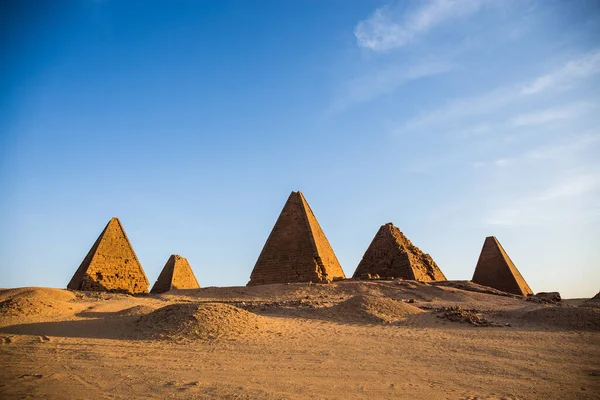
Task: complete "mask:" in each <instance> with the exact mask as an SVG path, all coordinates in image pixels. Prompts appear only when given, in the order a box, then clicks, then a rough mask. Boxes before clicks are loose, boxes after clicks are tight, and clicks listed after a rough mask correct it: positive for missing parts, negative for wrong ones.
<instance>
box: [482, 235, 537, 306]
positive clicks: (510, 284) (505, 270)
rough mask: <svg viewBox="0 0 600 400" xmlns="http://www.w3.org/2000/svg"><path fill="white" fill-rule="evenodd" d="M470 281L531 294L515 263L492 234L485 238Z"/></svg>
mask: <svg viewBox="0 0 600 400" xmlns="http://www.w3.org/2000/svg"><path fill="white" fill-rule="evenodd" d="M472 281H473V282H475V283H477V284H479V285H484V286H489V287H492V288H494V289H498V290H502V291H503V292H508V293H513V294H517V295H521V296H528V295H530V294H533V291H532V290H531V288H530V287H529V285H528V284H527V282H525V279H523V276H521V273H520V272H519V270H518V269H517V267H515V264H513V262H512V260H511V259H510V257H509V256H508V254H506V252H505V251H504V248H503V247H502V245H501V244H500V242H499V241H498V239H496V238H495V237H494V236H488V237H487V238H485V242H484V243H483V248H482V249H481V254H480V255H479V260H478V261H477V266H476V267H475V273H474V274H473V279H472Z"/></svg>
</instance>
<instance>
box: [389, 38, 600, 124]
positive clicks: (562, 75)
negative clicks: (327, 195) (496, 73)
mask: <svg viewBox="0 0 600 400" xmlns="http://www.w3.org/2000/svg"><path fill="white" fill-rule="evenodd" d="M596 64H598V65H596ZM566 71H570V72H566ZM575 71H577V72H575ZM598 73H600V49H597V50H595V51H593V52H590V53H586V54H584V55H582V56H580V57H578V58H575V59H572V60H570V61H568V62H567V63H566V64H565V65H563V66H561V67H559V68H557V69H556V70H555V71H553V72H551V73H550V74H547V75H544V76H541V77H538V78H534V79H532V80H531V81H530V82H529V83H527V84H524V85H523V84H521V85H512V86H510V87H507V88H497V89H494V90H492V91H490V92H488V93H486V94H483V95H479V96H474V97H468V98H463V99H456V100H453V101H451V102H450V103H448V104H447V105H445V106H443V107H441V108H438V109H434V110H432V111H429V112H425V113H422V114H420V115H417V116H416V117H414V118H412V119H410V120H408V121H407V122H406V123H405V124H404V125H403V126H402V127H401V128H400V129H399V131H406V130H415V129H419V128H425V127H430V126H431V125H437V124H446V123H448V122H451V121H460V123H461V125H463V126H464V124H465V119H467V118H469V117H474V116H482V115H487V114H492V113H494V114H496V115H497V112H498V111H499V110H500V109H502V108H503V107H505V106H507V105H510V104H514V103H515V102H518V101H522V100H525V99H527V98H531V97H532V96H534V95H541V94H543V93H546V92H549V91H551V90H553V89H557V88H560V89H563V90H564V89H567V88H572V87H574V86H575V85H576V84H578V83H581V82H582V81H584V79H585V78H590V77H592V76H593V75H595V74H598ZM547 77H556V78H553V79H550V78H547ZM536 82H537V83H536ZM539 82H545V83H543V84H540V83H539ZM551 82H553V83H554V84H551ZM526 88H530V89H526ZM532 88H535V89H532ZM578 107H579V108H578ZM585 107H586V106H585V104H584V103H580V104H579V105H578V106H573V108H572V109H570V110H562V111H561V110H560V109H558V108H557V109H553V110H546V112H545V114H538V115H534V114H531V115H525V114H524V115H521V116H520V117H518V119H515V120H513V121H512V122H513V123H514V124H515V125H530V124H540V123H546V122H549V121H552V120H553V119H554V120H555V119H560V118H568V117H569V116H570V115H573V114H574V113H577V112H581V113H583V112H585V111H586V110H585ZM561 112H562V114H561Z"/></svg>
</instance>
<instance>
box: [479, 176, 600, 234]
mask: <svg viewBox="0 0 600 400" xmlns="http://www.w3.org/2000/svg"><path fill="white" fill-rule="evenodd" d="M599 187H600V174H598V173H584V174H580V175H575V176H569V177H567V178H566V179H563V180H561V181H559V182H557V183H555V184H553V185H552V186H549V187H547V188H545V189H543V190H541V191H540V192H538V193H535V194H530V195H528V196H524V197H521V198H518V199H517V200H514V201H512V202H511V203H510V204H507V205H505V206H502V207H499V208H496V209H494V210H492V211H491V212H490V214H489V215H488V216H487V217H486V218H484V223H485V224H488V225H502V226H523V225H536V224H541V223H548V222H555V221H568V222H572V223H586V222H591V221H594V220H596V219H597V218H598V217H600V208H599V207H598V206H597V205H596V206H591V207H590V206H589V204H593V203H592V202H590V201H589V200H590V199H591V198H595V195H596V192H597V191H598V188H599ZM586 205H587V206H586Z"/></svg>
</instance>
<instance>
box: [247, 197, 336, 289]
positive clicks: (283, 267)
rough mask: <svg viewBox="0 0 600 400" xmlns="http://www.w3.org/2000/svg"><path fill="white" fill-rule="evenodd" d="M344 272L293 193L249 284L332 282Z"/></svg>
mask: <svg viewBox="0 0 600 400" xmlns="http://www.w3.org/2000/svg"><path fill="white" fill-rule="evenodd" d="M344 278H345V275H344V271H343V270H342V267H341V266H340V263H339V261H338V259H337V257H336V256H335V253H334V252H333V249H332V248H331V245H330V244H329V241H328V240H327V237H325V234H324V233H323V230H322V229H321V227H320V225H319V223H318V221H317V219H316V218H315V216H314V214H313V212H312V210H311V209H310V207H309V206H308V203H307V202H306V199H305V198H304V196H303V195H302V193H301V192H292V193H291V194H290V196H289V198H288V200H287V202H286V203H285V206H284V207H283V210H282V211H281V214H280V215H279V218H278V219H277V222H276V223H275V226H274V227H273V230H272V231H271V234H270V235H269V238H268V239H267V242H266V243H265V246H264V247H263V249H262V252H261V253H260V256H259V257H258V260H257V261H256V264H255V266H254V269H253V271H252V274H251V276H250V281H249V282H248V285H261V284H267V283H286V282H331V281H332V280H334V279H344Z"/></svg>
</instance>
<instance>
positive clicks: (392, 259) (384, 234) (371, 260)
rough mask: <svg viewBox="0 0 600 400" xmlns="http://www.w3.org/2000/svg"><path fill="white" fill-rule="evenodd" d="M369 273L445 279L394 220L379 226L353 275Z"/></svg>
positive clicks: (414, 278)
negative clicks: (396, 225) (395, 224)
mask: <svg viewBox="0 0 600 400" xmlns="http://www.w3.org/2000/svg"><path fill="white" fill-rule="evenodd" d="M368 275H379V276H380V277H382V278H402V279H407V280H417V281H421V282H430V281H445V280H446V277H445V276H444V274H443V273H442V271H441V270H440V269H439V267H438V266H437V264H436V263H435V261H433V259H432V258H431V256H430V255H429V254H425V253H423V252H422V251H421V250H420V249H419V248H418V247H417V246H415V245H414V244H412V243H411V241H410V240H408V239H407V238H406V236H404V234H403V233H402V232H401V231H400V229H398V228H397V227H395V226H394V224H392V223H391V222H388V223H387V224H385V225H382V226H381V228H379V231H378V232H377V234H376V235H375V237H374V238H373V241H372V242H371V244H370V245H369V248H368V249H367V251H366V252H365V254H364V255H363V258H362V260H361V261H360V263H359V264H358V267H356V271H354V275H353V276H352V277H353V278H363V277H366V276H368Z"/></svg>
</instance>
